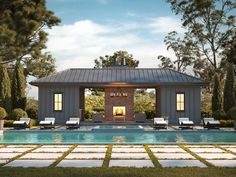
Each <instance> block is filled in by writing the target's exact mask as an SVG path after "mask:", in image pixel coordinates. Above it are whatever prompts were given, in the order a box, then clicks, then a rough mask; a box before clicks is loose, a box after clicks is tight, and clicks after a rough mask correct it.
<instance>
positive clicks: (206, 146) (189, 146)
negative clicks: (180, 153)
mask: <svg viewBox="0 0 236 177" xmlns="http://www.w3.org/2000/svg"><path fill="white" fill-rule="evenodd" d="M185 147H187V148H215V146H214V145H204V144H203V145H185Z"/></svg>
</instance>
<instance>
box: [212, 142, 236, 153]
mask: <svg viewBox="0 0 236 177" xmlns="http://www.w3.org/2000/svg"><path fill="white" fill-rule="evenodd" d="M214 146H215V147H216V148H219V149H221V150H223V151H225V152H228V153H231V154H233V155H236V153H235V152H233V151H231V150H228V149H226V148H224V147H221V146H219V145H217V144H215V145H214Z"/></svg>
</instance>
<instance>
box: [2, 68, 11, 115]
mask: <svg viewBox="0 0 236 177" xmlns="http://www.w3.org/2000/svg"><path fill="white" fill-rule="evenodd" d="M0 107H4V108H5V110H6V111H7V112H8V113H10V111H11V81H10V78H9V76H8V72H7V65H0Z"/></svg>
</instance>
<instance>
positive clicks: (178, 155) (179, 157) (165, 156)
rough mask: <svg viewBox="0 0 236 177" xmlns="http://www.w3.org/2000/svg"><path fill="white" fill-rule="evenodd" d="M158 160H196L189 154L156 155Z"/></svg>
mask: <svg viewBox="0 0 236 177" xmlns="http://www.w3.org/2000/svg"><path fill="white" fill-rule="evenodd" d="M154 155H155V156H156V158H158V159H195V157H193V156H192V155H191V154H189V153H154Z"/></svg>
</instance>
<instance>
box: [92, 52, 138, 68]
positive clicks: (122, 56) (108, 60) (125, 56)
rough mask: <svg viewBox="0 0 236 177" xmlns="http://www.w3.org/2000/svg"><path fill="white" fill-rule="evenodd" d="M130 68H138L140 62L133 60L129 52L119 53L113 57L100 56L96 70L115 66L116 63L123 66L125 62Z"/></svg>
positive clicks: (96, 61) (96, 63)
mask: <svg viewBox="0 0 236 177" xmlns="http://www.w3.org/2000/svg"><path fill="white" fill-rule="evenodd" d="M124 60H125V64H126V66H128V67H138V65H139V61H138V60H135V59H134V58H133V55H132V54H129V53H128V52H127V51H117V52H115V53H114V54H113V55H111V56H110V55H105V56H104V57H103V56H100V57H99V58H98V59H95V60H94V62H95V66H94V68H104V67H110V66H114V64H116V63H114V61H116V62H117V63H118V64H122V62H124Z"/></svg>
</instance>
